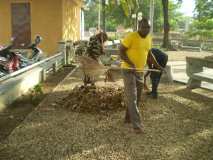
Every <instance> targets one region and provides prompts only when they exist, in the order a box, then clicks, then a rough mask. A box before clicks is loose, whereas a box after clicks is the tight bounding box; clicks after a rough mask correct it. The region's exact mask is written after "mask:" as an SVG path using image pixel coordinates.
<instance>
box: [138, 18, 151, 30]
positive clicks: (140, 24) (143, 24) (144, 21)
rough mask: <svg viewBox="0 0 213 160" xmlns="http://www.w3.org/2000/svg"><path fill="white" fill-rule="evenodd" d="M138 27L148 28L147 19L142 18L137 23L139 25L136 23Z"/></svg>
mask: <svg viewBox="0 0 213 160" xmlns="http://www.w3.org/2000/svg"><path fill="white" fill-rule="evenodd" d="M138 25H139V26H138V27H139V28H140V27H143V26H146V27H147V26H148V27H150V24H149V20H148V19H147V18H145V17H143V18H142V19H141V20H140V21H139V23H138Z"/></svg>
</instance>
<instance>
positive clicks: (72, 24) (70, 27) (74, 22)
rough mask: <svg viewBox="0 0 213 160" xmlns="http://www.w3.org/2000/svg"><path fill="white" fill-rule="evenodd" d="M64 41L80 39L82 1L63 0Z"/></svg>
mask: <svg viewBox="0 0 213 160" xmlns="http://www.w3.org/2000/svg"><path fill="white" fill-rule="evenodd" d="M62 6H63V7H62V10H63V40H79V39H80V6H81V0H78V1H77V0H75V1H74V0H63V5H62Z"/></svg>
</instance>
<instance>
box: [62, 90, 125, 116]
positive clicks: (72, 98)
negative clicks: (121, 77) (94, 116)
mask: <svg viewBox="0 0 213 160" xmlns="http://www.w3.org/2000/svg"><path fill="white" fill-rule="evenodd" d="M62 102H63V103H64V104H63V107H64V108H67V109H69V110H71V111H75V112H83V113H106V112H109V111H117V110H123V109H125V107H124V102H123V89H122V88H112V87H95V86H86V87H85V86H77V87H75V88H74V89H73V90H72V91H71V93H70V94H69V96H68V97H66V98H64V99H62Z"/></svg>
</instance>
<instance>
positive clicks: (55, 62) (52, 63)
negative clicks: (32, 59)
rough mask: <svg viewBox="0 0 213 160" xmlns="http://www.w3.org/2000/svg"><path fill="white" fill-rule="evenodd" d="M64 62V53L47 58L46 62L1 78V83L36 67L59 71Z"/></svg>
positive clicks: (40, 62)
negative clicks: (58, 68)
mask: <svg viewBox="0 0 213 160" xmlns="http://www.w3.org/2000/svg"><path fill="white" fill-rule="evenodd" d="M63 60H64V53H63V52H60V53H58V54H56V55H54V56H52V57H49V58H46V59H44V60H41V61H39V62H37V63H34V64H32V65H30V66H27V67H25V68H22V69H20V70H17V71H15V72H12V73H10V74H8V75H5V76H4V77H1V78H0V83H1V82H3V81H6V80H8V79H10V78H12V77H16V76H18V75H20V74H22V73H25V72H27V71H29V70H31V69H33V68H35V67H42V68H43V69H44V70H49V69H50V68H54V69H56V70H57V67H58V66H60V65H61V66H62V65H63V64H62V63H63Z"/></svg>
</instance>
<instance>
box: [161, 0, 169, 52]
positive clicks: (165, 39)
mask: <svg viewBox="0 0 213 160" xmlns="http://www.w3.org/2000/svg"><path fill="white" fill-rule="evenodd" d="M162 5H163V16H164V36H163V45H162V47H163V48H167V49H168V48H170V42H169V1H168V0H162Z"/></svg>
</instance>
